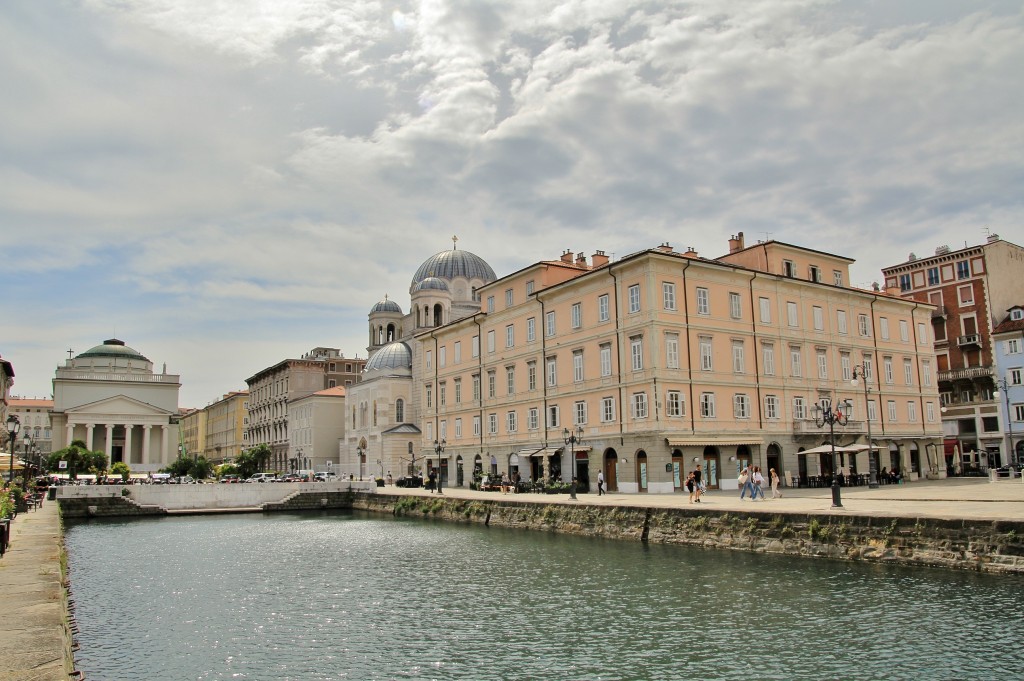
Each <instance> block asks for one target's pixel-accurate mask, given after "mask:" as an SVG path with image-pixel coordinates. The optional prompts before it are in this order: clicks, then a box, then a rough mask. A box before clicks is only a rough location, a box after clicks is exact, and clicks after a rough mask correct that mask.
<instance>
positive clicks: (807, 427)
mask: <svg viewBox="0 0 1024 681" xmlns="http://www.w3.org/2000/svg"><path fill="white" fill-rule="evenodd" d="M835 432H836V434H841V433H842V434H847V435H859V434H861V433H866V432H868V426H867V423H866V422H865V421H854V420H852V419H851V420H850V421H849V423H847V424H846V425H845V426H841V425H839V424H838V423H837V424H836V425H835ZM822 433H825V434H828V428H826V427H821V428H819V427H818V426H817V424H816V423H815V422H814V419H797V420H795V421H793V434H794V435H821V434H822Z"/></svg>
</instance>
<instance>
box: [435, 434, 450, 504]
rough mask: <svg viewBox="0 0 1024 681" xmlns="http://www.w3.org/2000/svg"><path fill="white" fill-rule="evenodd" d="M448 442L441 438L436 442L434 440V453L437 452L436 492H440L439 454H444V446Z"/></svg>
mask: <svg viewBox="0 0 1024 681" xmlns="http://www.w3.org/2000/svg"><path fill="white" fill-rule="evenodd" d="M447 444H448V441H447V440H445V439H444V438H441V441H440V442H438V441H437V440H434V453H435V454H437V493H438V494H441V455H442V454H444V448H445V446H446V445H447Z"/></svg>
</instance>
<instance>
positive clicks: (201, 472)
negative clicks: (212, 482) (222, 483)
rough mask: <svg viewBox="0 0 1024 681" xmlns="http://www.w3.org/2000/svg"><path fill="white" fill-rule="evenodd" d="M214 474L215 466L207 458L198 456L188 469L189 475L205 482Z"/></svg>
mask: <svg viewBox="0 0 1024 681" xmlns="http://www.w3.org/2000/svg"><path fill="white" fill-rule="evenodd" d="M212 472H213V465H212V464H211V463H210V462H209V461H207V460H206V457H205V456H197V457H196V458H195V460H194V461H193V462H192V466H191V467H190V468H189V469H188V474H189V475H191V476H192V477H193V478H195V479H196V480H205V479H206V478H208V477H210V473H212Z"/></svg>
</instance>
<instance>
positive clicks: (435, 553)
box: [67, 514, 1024, 681]
mask: <svg viewBox="0 0 1024 681" xmlns="http://www.w3.org/2000/svg"><path fill="white" fill-rule="evenodd" d="M67 545H68V551H69V559H70V571H71V582H72V588H73V589H74V592H75V596H76V600H77V603H78V609H77V614H78V622H79V625H80V627H81V641H82V650H81V651H80V653H79V654H78V660H79V667H80V668H81V669H83V670H84V671H85V673H86V677H87V678H89V679H139V678H146V679H152V680H154V681H155V680H159V679H174V680H179V679H201V680H205V679H261V680H262V679H295V680H300V679H301V680H319V679H482V678H502V679H560V680H561V679H607V680H619V679H621V680H626V679H680V678H687V677H692V678H698V679H741V678H742V679H748V678H751V677H753V678H758V679H795V678H805V679H821V678H844V679H877V678H887V679H918V678H925V677H932V678H961V679H991V678H1008V677H1010V676H1013V675H1017V674H1019V673H1020V672H1019V660H1020V655H1019V653H1018V652H1017V650H1016V648H1015V646H1016V643H1015V640H1014V637H1013V636H1012V634H1013V632H1014V631H1015V628H1016V627H1017V626H1018V624H1019V620H1020V618H1019V615H1018V613H1017V611H1016V609H1015V608H1016V603H1019V602H1020V598H1021V597H1022V595H1024V589H1022V581H1021V580H1020V579H1018V578H1001V577H993V576H987V575H974V574H965V573H954V572H945V571H939V570H919V571H911V570H907V569H903V568H893V567H885V566H872V565H859V564H847V563H836V562H826V561H814V560H799V559H794V558H788V557H779V556H764V555H751V554H744V553H733V552H720V551H701V550H694V549H686V548H680V547H671V546H657V545H656V546H644V545H641V544H635V543H627V542H617V541H605V540H596V539H587V538H581V537H568V536H559V535H554V534H547V533H539V532H526V531H517V530H506V529H501V528H481V527H476V526H461V525H451V524H444V523H438V522H432V521H427V520H409V519H394V518H391V517H381V516H368V515H361V514H355V515H337V514H312V515H274V516H253V515H245V516H229V517H223V516H206V517H195V518H167V519H160V520H141V521H140V520H134V521H105V522H104V521H92V522H89V523H85V524H76V525H71V526H69V527H68V530H67ZM982 651H984V653H983V654H982ZM982 657H983V659H984V660H985V664H984V665H979V664H978V660H979V659H980V658H982Z"/></svg>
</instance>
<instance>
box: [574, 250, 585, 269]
mask: <svg viewBox="0 0 1024 681" xmlns="http://www.w3.org/2000/svg"><path fill="white" fill-rule="evenodd" d="M576 266H577V267H583V268H586V267H587V256H585V255H583V252H582V251H581V252H579V253H577V254H576Z"/></svg>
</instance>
